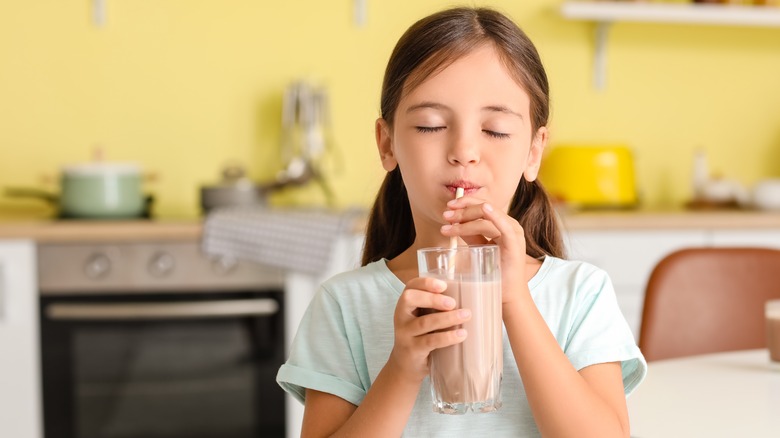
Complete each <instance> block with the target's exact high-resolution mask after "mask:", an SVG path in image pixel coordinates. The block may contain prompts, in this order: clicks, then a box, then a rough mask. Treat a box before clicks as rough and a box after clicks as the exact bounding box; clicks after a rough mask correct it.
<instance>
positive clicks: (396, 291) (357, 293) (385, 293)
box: [320, 260, 404, 303]
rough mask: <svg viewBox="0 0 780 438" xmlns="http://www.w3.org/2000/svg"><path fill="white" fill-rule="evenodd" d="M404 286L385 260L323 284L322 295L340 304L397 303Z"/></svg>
mask: <svg viewBox="0 0 780 438" xmlns="http://www.w3.org/2000/svg"><path fill="white" fill-rule="evenodd" d="M403 288H404V284H403V283H401V281H400V280H399V279H398V278H397V277H395V276H394V275H393V273H392V272H391V271H390V270H389V269H388V268H387V264H386V263H385V260H379V261H376V262H373V263H369V264H368V265H366V266H362V267H360V268H357V269H353V270H351V271H346V272H342V273H340V274H336V275H334V276H333V277H331V278H329V279H328V280H326V281H325V282H323V283H322V285H321V288H320V294H325V295H328V296H329V297H330V298H331V299H334V300H336V301H338V302H353V303H355V302H365V301H376V300H387V299H389V300H392V302H395V301H396V300H397V299H398V296H399V295H400V294H401V292H402V291H403Z"/></svg>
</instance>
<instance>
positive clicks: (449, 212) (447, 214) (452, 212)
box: [444, 210, 455, 219]
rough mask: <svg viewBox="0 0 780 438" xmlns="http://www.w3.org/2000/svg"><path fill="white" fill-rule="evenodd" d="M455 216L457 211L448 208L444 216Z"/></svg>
mask: <svg viewBox="0 0 780 438" xmlns="http://www.w3.org/2000/svg"><path fill="white" fill-rule="evenodd" d="M453 216H455V212H454V211H452V210H447V211H445V212H444V217H446V218H447V219H449V218H451V217H453Z"/></svg>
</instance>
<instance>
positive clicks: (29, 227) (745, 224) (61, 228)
mask: <svg viewBox="0 0 780 438" xmlns="http://www.w3.org/2000/svg"><path fill="white" fill-rule="evenodd" d="M359 222H360V223H359V224H357V225H356V226H355V232H356V233H362V230H363V227H364V225H363V224H364V223H365V222H364V219H363V220H361V221H359ZM561 222H562V223H563V225H564V227H565V228H566V229H567V230H571V231H577V230H593V231H596V230H605V231H611V230H643V229H751V230H754V229H780V212H759V211H743V210H722V211H684V210H679V211H643V210H626V211H590V212H565V211H564V212H562V213H561ZM202 232H203V219H202V218H187V219H152V220H148V219H147V220H129V221H123V220H122V221H86V220H85V221H79V220H52V219H24V218H20V217H4V216H3V215H2V214H1V213H0V239H33V240H36V241H38V242H43V243H65V242H69V241H73V242H75V241H78V242H118V241H172V240H173V241H175V240H197V239H200V238H201V234H202Z"/></svg>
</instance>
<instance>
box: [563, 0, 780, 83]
mask: <svg viewBox="0 0 780 438" xmlns="http://www.w3.org/2000/svg"><path fill="white" fill-rule="evenodd" d="M561 14H562V15H563V16H564V17H565V18H568V19H571V20H584V21H593V22H596V34H595V44H596V46H595V54H594V63H593V69H594V86H595V87H596V88H597V89H599V90H601V89H604V87H605V85H606V63H607V56H606V43H607V35H608V33H609V26H610V25H611V24H612V23H613V22H616V21H628V22H644V23H669V24H697V25H716V26H750V27H780V8H778V7H772V6H740V5H721V4H702V3H647V2H617V1H565V2H563V4H562V5H561Z"/></svg>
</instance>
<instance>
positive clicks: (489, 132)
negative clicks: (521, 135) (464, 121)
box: [482, 129, 509, 138]
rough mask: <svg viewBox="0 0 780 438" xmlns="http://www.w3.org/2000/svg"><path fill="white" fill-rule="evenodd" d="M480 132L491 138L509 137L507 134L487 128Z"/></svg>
mask: <svg viewBox="0 0 780 438" xmlns="http://www.w3.org/2000/svg"><path fill="white" fill-rule="evenodd" d="M482 132H484V133H485V134H487V135H489V136H491V137H493V138H509V134H505V133H503V132H496V131H491V130H489V129H483V130H482Z"/></svg>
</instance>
